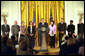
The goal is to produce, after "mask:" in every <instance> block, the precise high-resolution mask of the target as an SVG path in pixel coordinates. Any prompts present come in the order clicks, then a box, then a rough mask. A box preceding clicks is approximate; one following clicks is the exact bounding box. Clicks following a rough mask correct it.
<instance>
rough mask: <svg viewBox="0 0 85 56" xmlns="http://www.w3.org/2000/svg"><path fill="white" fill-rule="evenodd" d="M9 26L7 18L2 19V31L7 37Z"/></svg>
mask: <svg viewBox="0 0 85 56" xmlns="http://www.w3.org/2000/svg"><path fill="white" fill-rule="evenodd" d="M9 32H10V26H9V25H8V24H7V20H4V24H3V25H2V33H3V35H6V36H7V37H8V38H9Z"/></svg>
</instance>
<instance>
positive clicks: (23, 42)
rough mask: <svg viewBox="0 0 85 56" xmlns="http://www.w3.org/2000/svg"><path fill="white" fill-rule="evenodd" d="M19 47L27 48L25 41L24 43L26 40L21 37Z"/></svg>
mask: <svg viewBox="0 0 85 56" xmlns="http://www.w3.org/2000/svg"><path fill="white" fill-rule="evenodd" d="M19 47H20V49H21V50H23V51H24V50H27V43H26V40H25V39H22V41H21V42H19Z"/></svg>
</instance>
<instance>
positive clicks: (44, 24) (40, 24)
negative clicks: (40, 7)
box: [38, 18, 48, 46]
mask: <svg viewBox="0 0 85 56" xmlns="http://www.w3.org/2000/svg"><path fill="white" fill-rule="evenodd" d="M43 26H44V27H45V28H47V29H48V24H47V23H46V22H44V19H43V18H42V22H41V23H39V26H38V31H39V36H40V46H41V44H42V30H41V27H43ZM46 36H47V32H45V37H46ZM45 39H46V38H45Z"/></svg>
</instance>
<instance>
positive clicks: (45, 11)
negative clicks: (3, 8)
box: [21, 1, 64, 46]
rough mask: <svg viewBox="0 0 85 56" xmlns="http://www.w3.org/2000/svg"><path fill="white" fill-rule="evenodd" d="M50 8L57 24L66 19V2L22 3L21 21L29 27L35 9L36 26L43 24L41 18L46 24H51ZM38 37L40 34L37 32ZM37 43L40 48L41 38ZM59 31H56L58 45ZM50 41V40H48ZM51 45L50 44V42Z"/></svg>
mask: <svg viewBox="0 0 85 56" xmlns="http://www.w3.org/2000/svg"><path fill="white" fill-rule="evenodd" d="M50 8H51V9H52V17H53V20H54V22H55V25H56V28H57V24H58V23H59V22H60V20H61V18H64V1H21V21H24V22H25V25H26V26H27V27H28V26H29V21H33V9H34V10H35V19H36V26H38V24H39V23H40V22H41V18H44V19H45V22H47V23H48V25H49V24H50ZM37 35H38V32H37ZM37 38H38V40H37V41H35V43H36V45H35V46H39V37H37ZM58 39H59V38H58V30H56V45H57V46H59V43H58ZM48 40H49V39H48ZM48 45H49V42H48Z"/></svg>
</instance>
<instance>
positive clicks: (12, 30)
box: [11, 26, 14, 35]
mask: <svg viewBox="0 0 85 56" xmlns="http://www.w3.org/2000/svg"><path fill="white" fill-rule="evenodd" d="M11 32H12V35H13V32H14V29H13V26H12V27H11Z"/></svg>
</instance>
